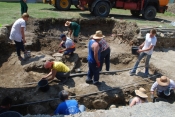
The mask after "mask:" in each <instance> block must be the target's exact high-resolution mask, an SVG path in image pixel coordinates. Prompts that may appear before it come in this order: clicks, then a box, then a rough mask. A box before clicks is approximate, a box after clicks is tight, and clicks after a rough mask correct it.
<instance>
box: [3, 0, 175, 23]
mask: <svg viewBox="0 0 175 117" xmlns="http://www.w3.org/2000/svg"><path fill="white" fill-rule="evenodd" d="M27 5H28V13H29V15H30V16H31V17H34V18H66V19H71V18H94V16H92V15H91V14H90V12H89V11H88V10H86V11H81V10H79V9H77V8H75V7H74V5H72V6H71V9H70V10H69V11H59V10H56V8H54V6H51V5H49V4H43V3H28V4H27ZM20 9H21V6H20V3H19V2H0V11H3V12H0V24H2V25H4V24H11V23H13V22H14V21H15V20H17V19H18V18H19V17H21V10H20ZM109 17H114V19H118V20H126V21H128V22H136V23H138V25H139V24H141V25H148V26H153V25H154V26H159V25H162V24H160V21H161V20H168V19H173V20H174V19H175V14H173V13H170V12H165V14H162V13H157V16H156V18H159V20H157V21H148V20H145V19H143V18H142V17H141V16H140V17H138V18H136V17H132V16H131V13H130V10H124V9H115V8H113V9H112V10H111V11H110V15H109ZM53 23H54V21H53ZM167 25H168V26H169V24H167Z"/></svg>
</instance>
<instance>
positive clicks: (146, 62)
mask: <svg viewBox="0 0 175 117" xmlns="http://www.w3.org/2000/svg"><path fill="white" fill-rule="evenodd" d="M144 56H146V61H145V69H146V71H147V72H148V68H149V60H150V58H151V55H148V54H146V53H144V52H142V53H140V55H139V57H138V60H137V62H136V63H135V65H134V68H133V69H132V71H131V72H136V70H137V67H138V65H139V63H140V61H141V60H142V58H143V57H144Z"/></svg>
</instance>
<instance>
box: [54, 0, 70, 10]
mask: <svg viewBox="0 0 175 117" xmlns="http://www.w3.org/2000/svg"><path fill="white" fill-rule="evenodd" d="M55 6H56V8H57V9H59V10H63V11H66V10H69V9H70V6H71V1H70V0H56V5H55Z"/></svg>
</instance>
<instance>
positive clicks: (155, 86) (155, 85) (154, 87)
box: [150, 82, 158, 99]
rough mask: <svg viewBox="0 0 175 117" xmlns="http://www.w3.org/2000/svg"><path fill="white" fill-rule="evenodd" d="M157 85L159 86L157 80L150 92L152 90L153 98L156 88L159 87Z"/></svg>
mask: <svg viewBox="0 0 175 117" xmlns="http://www.w3.org/2000/svg"><path fill="white" fill-rule="evenodd" d="M157 86H158V83H157V82H155V83H154V84H153V85H152V86H151V90H150V92H151V98H152V99H153V98H154V90H155V89H156V88H157Z"/></svg>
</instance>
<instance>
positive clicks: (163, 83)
mask: <svg viewBox="0 0 175 117" xmlns="http://www.w3.org/2000/svg"><path fill="white" fill-rule="evenodd" d="M156 81H157V83H158V84H159V85H160V86H168V85H169V84H170V79H169V78H168V77H166V76H161V77H160V78H157V79H156Z"/></svg>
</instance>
